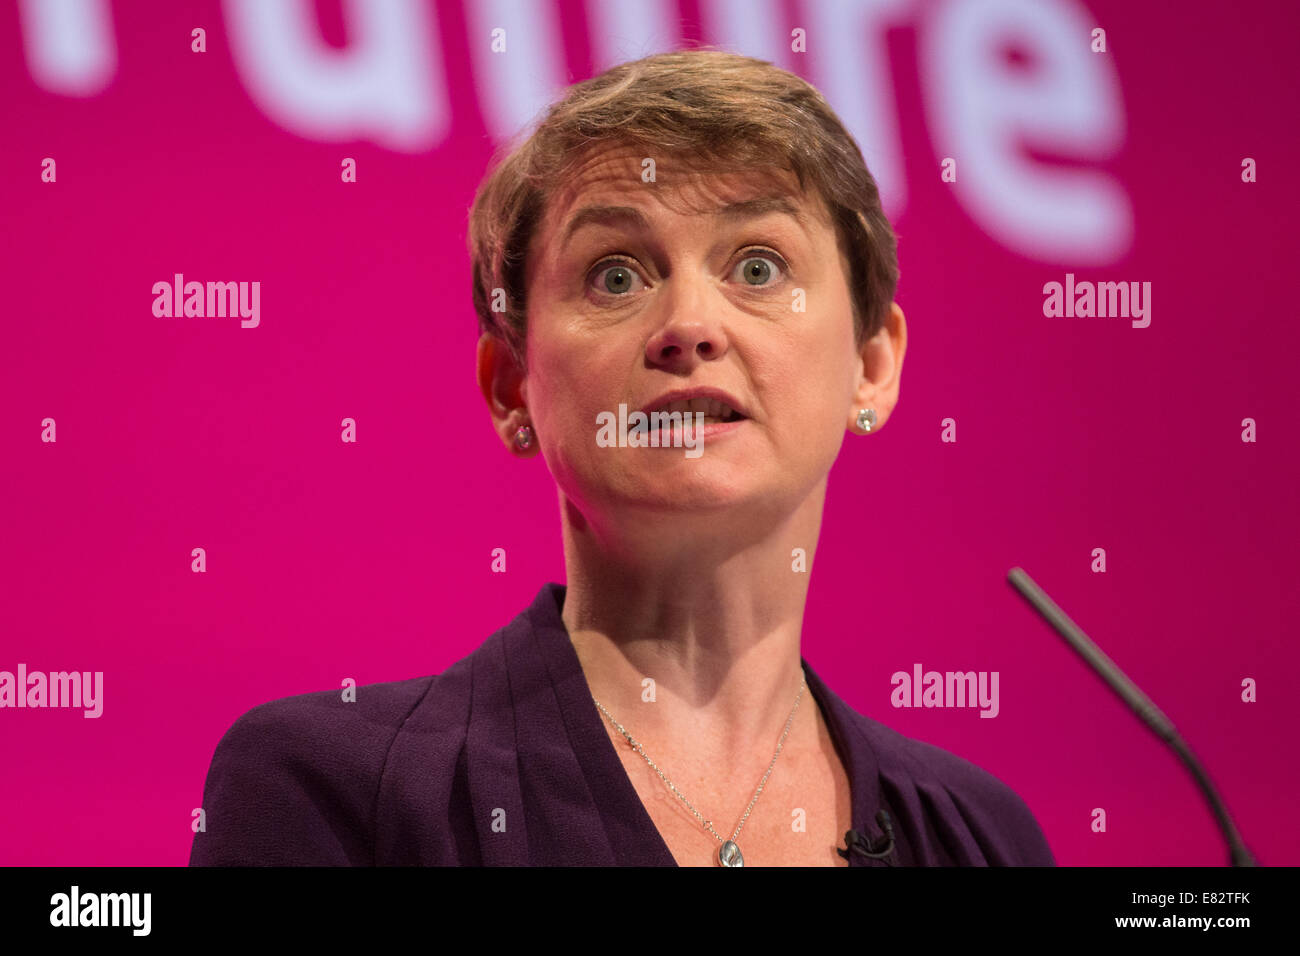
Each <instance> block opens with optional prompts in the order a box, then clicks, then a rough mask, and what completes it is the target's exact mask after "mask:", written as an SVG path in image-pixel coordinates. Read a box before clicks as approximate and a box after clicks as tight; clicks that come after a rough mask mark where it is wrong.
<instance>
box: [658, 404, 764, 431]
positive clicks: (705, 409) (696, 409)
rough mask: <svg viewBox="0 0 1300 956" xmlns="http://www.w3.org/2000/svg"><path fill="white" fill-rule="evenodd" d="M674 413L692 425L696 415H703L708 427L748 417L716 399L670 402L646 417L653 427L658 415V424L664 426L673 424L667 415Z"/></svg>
mask: <svg viewBox="0 0 1300 956" xmlns="http://www.w3.org/2000/svg"><path fill="white" fill-rule="evenodd" d="M673 412H678V413H680V414H681V417H682V420H683V422H684V423H687V424H692V425H693V424H694V423H695V422H696V421H697V419H696V417H695V416H696V415H703V416H704V419H703V421H704V424H706V425H712V424H718V423H721V422H736V421H741V420H742V419H744V418H745V417H746V416H745V415H743V414H742V413H740V412H738V411H736V410H735V409H734V408H732V407H731V406H730V405H728V404H726V403H725V402H720V401H718V400H717V399H714V398H689V399H682V400H679V401H676V402H669V403H668V404H666V405H664V406H662V407H660V408H655V409H651V410H647V411H646V412H645V415H646V418H647V420H648V422H649V424H650V425H651V426H652V427H653V426H654V424H655V422H656V418H655V416H656V415H658V416H660V417H659V418H658V419H657V421H658V422H660V423H662V424H664V425H668V424H671V422H672V419H670V418H668V417H667V415H669V414H672V413H673Z"/></svg>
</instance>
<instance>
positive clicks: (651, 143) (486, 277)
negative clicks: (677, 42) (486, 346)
mask: <svg viewBox="0 0 1300 956" xmlns="http://www.w3.org/2000/svg"><path fill="white" fill-rule="evenodd" d="M602 144H610V145H624V144H626V145H635V146H641V147H644V148H645V150H646V151H647V153H652V154H653V153H663V152H664V151H665V150H671V151H674V152H680V153H682V154H685V155H688V156H692V157H693V158H695V157H698V162H699V163H700V164H701V166H703V164H705V163H707V164H709V168H712V169H715V170H717V169H720V168H723V167H726V168H730V169H738V168H750V169H752V168H754V167H755V166H758V167H768V168H778V169H790V170H793V172H794V174H795V175H796V176H797V177H798V181H799V185H800V188H807V183H808V182H811V183H812V184H813V186H814V188H815V189H816V191H817V192H818V193H819V194H820V195H821V197H822V199H823V200H824V201H825V202H826V205H827V207H828V208H829V210H830V212H831V217H832V219H833V221H834V223H835V229H836V233H837V235H838V239H839V242H840V247H841V249H843V250H844V252H845V254H846V255H847V258H848V260H849V262H850V264H851V266H852V267H853V270H852V274H851V275H850V276H848V280H849V288H850V291H851V293H852V297H853V319H854V332H855V341H856V343H857V345H858V347H859V348H860V347H861V346H862V345H863V344H865V342H866V341H867V339H869V338H871V337H872V336H874V335H875V334H876V332H878V331H879V330H880V327H881V325H882V323H883V321H884V317H885V315H886V314H887V312H888V309H889V306H890V303H891V302H892V301H893V299H894V293H895V291H896V289H897V287H898V254H897V241H896V238H895V235H894V231H893V229H892V228H891V227H890V224H889V220H887V219H886V218H885V214H884V211H883V210H882V209H881V205H880V193H879V190H878V189H877V188H876V181H875V179H874V178H873V177H872V175H871V173H870V172H869V171H868V170H867V166H866V163H865V162H864V160H863V158H862V152H861V150H860V149H859V148H858V144H857V142H856V141H855V140H854V139H853V137H852V136H851V135H850V134H849V132H848V130H846V129H845V128H844V124H843V123H841V122H840V120H839V117H837V116H836V115H835V113H834V112H833V111H832V110H831V108H830V105H829V104H828V103H827V102H826V99H825V98H824V97H823V96H822V95H821V93H819V92H818V91H817V89H816V88H815V87H813V86H812V85H811V84H809V83H807V82H806V81H804V80H802V79H800V78H799V77H797V76H795V75H794V74H793V73H789V72H787V71H785V70H782V69H781V68H779V67H777V66H774V65H773V64H771V63H768V62H766V61H764V60H758V59H754V58H752V57H747V56H741V55H739V54H735V53H727V52H725V51H721V50H715V49H710V48H699V49H690V50H680V51H677V52H673V53H660V54H656V55H654V56H648V57H644V58H642V59H640V60H633V61H631V62H628V63H623V64H620V65H618V66H615V67H612V68H611V69H609V70H606V71H605V72H604V73H602V74H600V75H599V76H596V77H593V78H592V79H589V80H584V81H583V82H581V83H577V84H574V85H573V86H571V87H570V88H569V91H568V93H567V95H566V96H565V97H564V99H563V100H561V101H560V102H558V103H556V104H554V105H553V106H551V108H550V109H549V110H548V111H547V113H546V116H545V118H544V119H543V120H542V121H541V123H539V124H538V125H537V127H536V129H535V130H534V131H533V132H532V134H531V135H530V136H529V137H528V139H527V140H526V141H525V142H523V143H522V145H519V146H517V147H515V146H507V147H506V151H507V154H506V155H505V156H504V158H503V159H501V160H500V162H499V163H497V164H496V166H495V168H494V169H493V170H492V172H491V173H490V174H489V175H488V176H487V178H486V179H485V180H484V181H483V183H482V184H481V185H480V186H479V189H478V193H477V195H476V196H475V197H474V205H473V207H472V208H471V210H470V217H469V237H468V238H469V249H470V256H471V259H472V263H473V296H474V309H475V311H477V312H478V318H479V327H480V330H481V332H490V333H492V334H493V335H495V336H496V337H497V338H498V339H500V340H502V341H503V342H504V344H505V345H506V347H507V348H508V349H509V350H510V353H511V354H512V355H513V357H514V358H515V361H516V362H518V363H519V364H520V366H521V367H523V363H524V356H525V351H526V349H525V343H526V339H527V321H526V315H527V303H526V291H527V290H526V288H525V286H526V281H525V277H526V275H527V271H526V267H525V258H526V255H527V251H528V247H529V243H530V241H531V239H532V238H533V233H534V231H535V230H536V229H537V228H538V225H539V224H540V222H541V218H542V215H543V213H544V211H545V210H546V207H547V203H548V201H549V200H550V199H551V197H552V196H553V194H554V193H555V192H557V191H558V187H559V186H560V185H562V184H563V183H564V182H565V181H566V180H567V178H568V174H569V173H571V172H572V171H573V170H574V169H576V167H577V166H578V165H579V164H580V162H581V161H582V160H583V159H584V158H585V157H586V155H587V150H588V148H589V147H592V146H596V145H602ZM498 155H500V154H498ZM494 289H502V290H504V293H505V309H506V311H504V312H494V311H492V308H491V306H492V293H493V290H494Z"/></svg>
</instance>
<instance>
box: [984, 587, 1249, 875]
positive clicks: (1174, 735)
mask: <svg viewBox="0 0 1300 956" xmlns="http://www.w3.org/2000/svg"><path fill="white" fill-rule="evenodd" d="M1007 580H1008V581H1010V582H1011V585H1012V586H1013V587H1014V588H1015V589H1016V590H1017V591H1019V592H1020V594H1021V596H1022V597H1024V599H1025V600H1026V601H1028V602H1029V603H1030V604H1031V605H1033V607H1034V610H1036V611H1037V612H1038V613H1039V614H1041V615H1042V616H1043V618H1044V619H1046V621H1047V623H1048V624H1050V625H1052V627H1054V628H1055V629H1056V631H1057V633H1058V634H1060V635H1061V637H1063V638H1065V642H1066V643H1067V644H1069V645H1070V646H1071V647H1073V648H1074V649H1075V650H1076V651H1077V652H1078V653H1079V656H1080V657H1082V658H1083V659H1084V661H1086V662H1087V664H1088V666H1089V667H1091V668H1092V669H1093V670H1094V671H1096V672H1097V675H1098V676H1099V677H1101V679H1102V680H1104V681H1105V682H1106V683H1107V684H1109V685H1110V688H1111V690H1113V691H1114V692H1115V693H1117V694H1119V696H1120V698H1121V699H1122V700H1123V701H1124V703H1126V704H1128V705H1129V706H1130V707H1132V708H1133V710H1134V712H1136V713H1137V715H1138V717H1140V718H1141V719H1142V722H1143V723H1144V724H1146V725H1147V726H1148V727H1150V728H1151V729H1152V730H1153V731H1154V732H1155V734H1156V736H1158V737H1159V738H1160V739H1161V740H1163V741H1164V742H1165V743H1166V744H1168V745H1169V746H1170V747H1171V748H1172V749H1173V751H1174V753H1176V754H1178V757H1179V759H1180V760H1182V762H1183V764H1184V765H1186V767H1187V769H1188V770H1189V771H1190V772H1191V774H1192V776H1193V777H1194V778H1195V780H1196V783H1197V785H1198V786H1199V787H1200V788H1201V793H1203V794H1204V795H1205V799H1206V800H1207V801H1209V804H1210V809H1211V810H1212V811H1214V817H1215V819H1216V820H1217V821H1218V824H1219V829H1220V831H1222V833H1223V837H1224V839H1225V840H1226V841H1227V843H1228V851H1229V853H1228V860H1229V863H1230V864H1231V865H1232V866H1255V865H1256V864H1255V858H1254V857H1253V856H1251V854H1250V851H1249V850H1247V849H1246V844H1245V843H1243V842H1242V839H1241V835H1240V834H1239V833H1238V832H1237V827H1236V826H1235V825H1234V824H1233V822H1232V817H1231V816H1229V815H1228V809H1227V807H1225V806H1224V805H1223V801H1222V800H1221V799H1220V798H1219V793H1218V791H1217V790H1215V788H1214V784H1213V783H1211V782H1210V776H1209V774H1207V773H1206V772H1205V768H1204V767H1202V766H1201V762H1200V761H1199V760H1197V759H1196V755H1195V754H1193V753H1192V749H1191V747H1189V746H1188V745H1187V742H1186V741H1185V740H1183V738H1182V736H1181V735H1179V733H1178V731H1177V730H1176V729H1175V728H1174V725H1173V722H1172V721H1171V720H1170V719H1169V718H1168V717H1166V716H1165V715H1164V714H1163V713H1161V711H1160V708H1158V707H1157V706H1156V705H1155V704H1154V703H1152V701H1151V698H1150V697H1148V696H1147V695H1146V694H1144V693H1142V691H1141V690H1140V689H1139V688H1138V686H1137V685H1136V684H1134V683H1133V682H1132V681H1131V680H1129V679H1128V676H1127V675H1125V673H1124V672H1123V671H1122V670H1120V669H1119V666H1118V665H1117V664H1116V663H1115V662H1114V661H1112V660H1111V659H1110V658H1109V657H1107V656H1106V653H1105V652H1104V651H1103V650H1102V649H1101V648H1100V647H1098V646H1097V645H1096V644H1094V643H1093V641H1092V639H1091V638H1089V637H1088V635H1087V634H1085V633H1083V631H1082V630H1080V629H1079V627H1078V625H1076V624H1075V623H1074V622H1073V621H1072V620H1070V618H1069V617H1068V616H1067V615H1066V613H1065V612H1064V611H1062V610H1061V609H1060V608H1059V607H1057V605H1056V603H1055V602H1054V601H1053V600H1052V599H1051V598H1050V597H1048V596H1047V594H1046V593H1045V592H1044V591H1043V589H1042V588H1040V587H1039V586H1038V585H1037V584H1036V583H1034V580H1033V579H1032V578H1031V577H1030V576H1029V575H1028V574H1026V573H1025V572H1024V571H1022V570H1021V569H1020V568H1012V569H1011V570H1010V571H1009V572H1007Z"/></svg>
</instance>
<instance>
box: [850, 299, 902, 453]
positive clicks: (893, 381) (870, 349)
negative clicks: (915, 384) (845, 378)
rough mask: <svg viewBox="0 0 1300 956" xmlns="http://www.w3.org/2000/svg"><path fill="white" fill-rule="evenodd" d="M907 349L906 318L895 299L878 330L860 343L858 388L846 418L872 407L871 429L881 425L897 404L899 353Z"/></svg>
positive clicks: (854, 416)
mask: <svg viewBox="0 0 1300 956" xmlns="http://www.w3.org/2000/svg"><path fill="white" fill-rule="evenodd" d="M906 352H907V320H906V319H905V318H904V316H903V309H902V307H900V306H899V304H898V303H897V302H891V303H890V304H889V311H888V313H887V314H886V315H885V320H884V322H883V323H882V324H881V326H880V330H879V331H878V332H876V334H875V335H874V336H872V337H871V338H870V339H868V340H867V341H866V342H865V343H864V344H863V346H862V354H861V359H862V362H861V373H860V377H859V380H858V390H857V392H856V393H855V394H854V400H853V407H852V408H851V409H850V410H849V421H850V422H852V423H856V422H857V418H858V412H860V411H861V410H862V409H864V408H874V409H875V411H876V424H875V426H874V427H873V428H872V431H873V432H875V431H878V430H879V429H880V428H881V427H883V426H884V424H885V422H886V420H887V419H888V418H889V415H890V413H891V412H892V411H893V410H894V406H895V405H897V404H898V390H899V385H900V383H901V380H902V376H903V356H904V354H905V353H906Z"/></svg>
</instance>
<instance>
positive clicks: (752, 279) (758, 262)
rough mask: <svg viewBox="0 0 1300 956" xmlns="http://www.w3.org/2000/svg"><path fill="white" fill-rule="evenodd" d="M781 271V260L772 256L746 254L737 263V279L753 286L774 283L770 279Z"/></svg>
mask: <svg viewBox="0 0 1300 956" xmlns="http://www.w3.org/2000/svg"><path fill="white" fill-rule="evenodd" d="M781 273H782V269H781V263H780V261H779V260H778V259H776V258H774V257H771V256H746V257H745V258H744V259H741V260H740V262H738V263H736V274H737V276H736V277H737V279H738V280H742V281H744V282H746V283H748V284H749V285H753V286H760V287H761V286H767V285H772V282H769V281H768V280H770V279H773V277H774V276H779V275H780V274H781ZM773 281H775V280H773Z"/></svg>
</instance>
